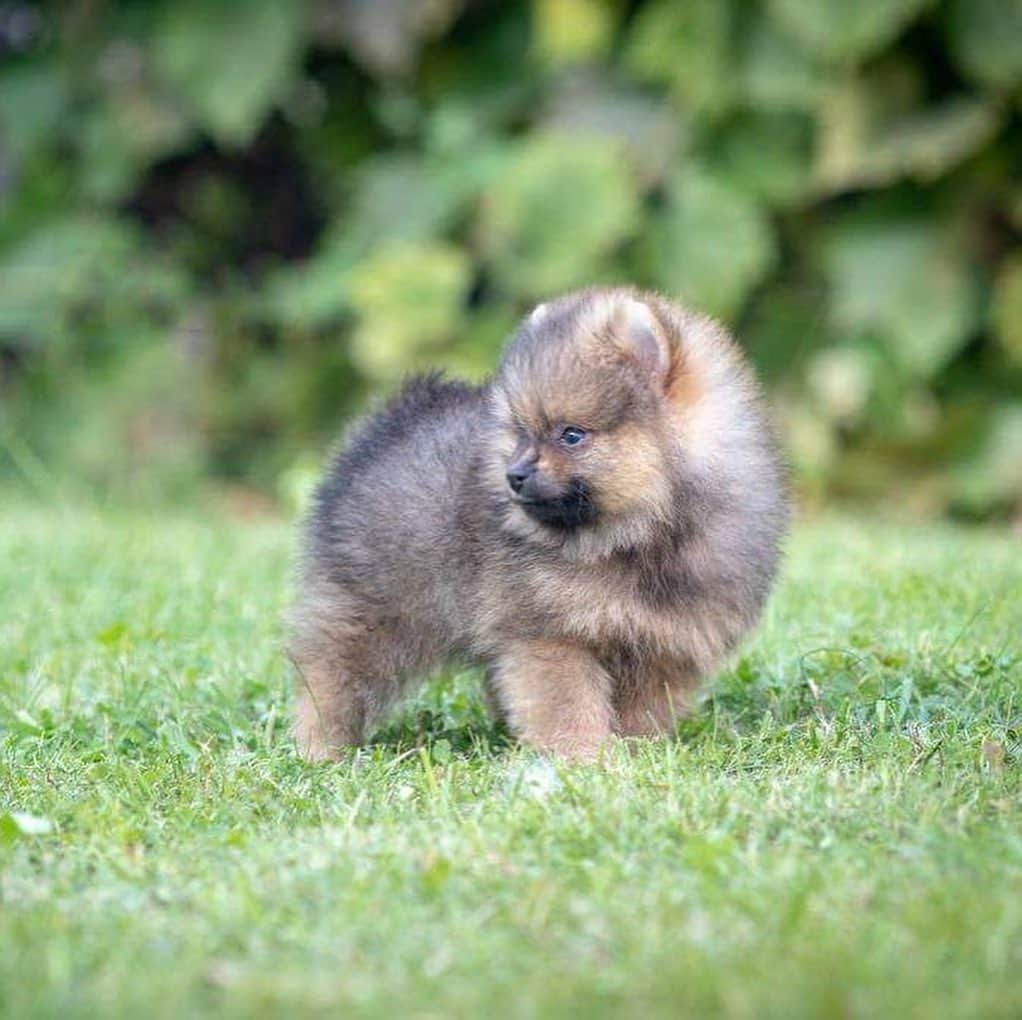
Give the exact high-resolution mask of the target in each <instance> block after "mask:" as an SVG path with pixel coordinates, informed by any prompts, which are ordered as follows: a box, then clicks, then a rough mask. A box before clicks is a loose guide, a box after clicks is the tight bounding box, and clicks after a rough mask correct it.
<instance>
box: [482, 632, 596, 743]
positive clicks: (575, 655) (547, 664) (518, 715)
mask: <svg viewBox="0 0 1022 1020" xmlns="http://www.w3.org/2000/svg"><path fill="white" fill-rule="evenodd" d="M494 685H495V687H496V689H497V692H498V696H499V698H500V701H501V705H502V707H503V710H504V713H505V715H506V717H507V720H508V723H509V724H510V725H511V728H512V729H513V730H514V731H515V732H516V733H518V734H520V736H521V737H522V739H523V740H525V741H527V742H528V743H530V744H532V745H533V746H535V747H539V748H541V749H543V750H545V751H552V752H554V753H555V754H560V755H563V756H569V757H573V758H586V759H590V758H593V757H595V756H596V755H597V754H598V753H599V751H600V749H601V748H602V747H604V746H605V745H606V743H607V742H608V741H609V740H610V738H611V736H612V735H613V733H614V728H615V723H616V720H615V715H614V709H613V706H612V704H611V691H612V687H613V680H612V679H611V677H610V675H609V674H608V673H607V671H606V670H605V669H604V668H603V667H602V666H601V665H600V663H599V661H598V660H597V659H596V658H595V657H594V656H593V654H592V653H591V652H588V651H586V650H585V649H583V648H580V647H577V646H573V645H568V644H563V643H560V642H556V641H526V642H520V643H516V644H512V645H509V646H508V647H507V648H506V649H505V650H504V652H503V654H502V655H501V656H500V658H499V659H498V661H497V664H496V669H495V672H494Z"/></svg>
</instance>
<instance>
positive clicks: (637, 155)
mask: <svg viewBox="0 0 1022 1020" xmlns="http://www.w3.org/2000/svg"><path fill="white" fill-rule="evenodd" d="M541 124H542V127H543V129H545V131H547V132H548V133H549V134H551V135H554V134H566V135H578V136H580V137H581V138H583V139H585V138H602V139H605V140H607V141H609V142H613V143H615V144H617V145H619V146H620V148H621V150H622V151H623V152H624V153H625V154H626V155H627V156H628V159H629V161H630V162H631V164H632V166H633V167H634V169H635V173H636V174H637V175H638V176H639V179H640V180H641V181H642V184H643V186H644V187H650V186H651V185H652V184H654V183H657V182H659V181H660V180H662V179H663V177H664V175H665V174H666V173H667V170H668V168H669V167H670V165H671V162H672V161H673V160H674V159H676V158H677V149H678V144H679V140H680V138H681V135H682V130H681V129H682V125H681V123H680V121H679V118H678V116H677V113H676V112H675V111H674V110H672V109H671V108H670V106H669V105H668V104H667V103H666V102H665V101H664V100H662V99H660V98H658V97H654V96H650V95H648V94H647V93H645V92H640V91H639V90H637V89H625V88H621V87H613V86H611V85H610V84H608V83H607V81H606V80H605V78H604V76H602V75H582V76H579V75H576V76H574V77H572V78H571V79H570V80H569V81H567V82H566V83H564V84H563V85H562V87H561V88H560V89H559V90H558V91H557V93H556V94H555V95H554V97H553V101H552V103H551V106H550V109H549V110H548V111H547V113H546V116H545V117H544V118H543V120H542V122H541Z"/></svg>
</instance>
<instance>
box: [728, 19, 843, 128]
mask: <svg viewBox="0 0 1022 1020" xmlns="http://www.w3.org/2000/svg"><path fill="white" fill-rule="evenodd" d="M738 76H739V82H740V84H741V87H742V91H743V93H744V95H745V97H746V99H747V101H748V102H749V104H750V105H751V106H753V107H755V108H756V109H757V110H762V111H764V112H773V111H786V110H811V109H813V108H814V106H815V104H816V99H817V96H818V95H819V93H820V88H821V86H822V85H823V83H824V76H823V73H822V71H821V69H820V67H819V66H818V64H817V63H816V61H815V60H814V59H813V57H812V56H811V55H810V54H809V53H807V52H806V51H805V49H803V48H802V47H801V46H799V45H798V43H797V42H795V41H794V40H793V39H792V38H791V36H790V35H788V34H787V33H785V32H784V31H783V30H782V29H781V28H779V27H778V25H777V23H776V21H775V20H774V19H772V18H770V17H766V16H762V15H761V16H759V17H758V18H754V19H753V20H752V22H751V25H750V27H749V29H748V34H747V36H746V38H745V42H744V45H743V47H742V52H741V57H740V61H739V64H738Z"/></svg>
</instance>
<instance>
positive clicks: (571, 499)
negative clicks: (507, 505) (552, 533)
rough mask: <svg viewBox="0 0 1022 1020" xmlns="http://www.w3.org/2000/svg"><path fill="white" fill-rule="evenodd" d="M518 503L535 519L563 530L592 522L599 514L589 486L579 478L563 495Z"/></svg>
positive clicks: (574, 480) (573, 481)
mask: <svg viewBox="0 0 1022 1020" xmlns="http://www.w3.org/2000/svg"><path fill="white" fill-rule="evenodd" d="M518 505H519V506H520V507H521V508H522V509H523V510H524V511H525V512H526V513H527V514H528V515H529V516H530V517H531V518H532V519H533V520H534V521H539V523H540V524H545V525H547V527H550V528H557V529H559V530H563V531H570V530H571V529H573V528H579V527H582V526H583V525H585V524H592V523H594V522H595V521H596V518H597V516H598V511H597V509H596V504H595V503H594V502H593V500H592V496H591V495H590V493H589V489H588V487H587V486H586V484H585V482H583V481H582V480H581V479H578V478H576V479H573V480H572V482H571V484H570V485H569V486H568V488H567V490H566V491H565V492H564V493H563V495H560V496H557V497H555V498H553V499H543V500H531V501H527V500H520V501H519V503H518Z"/></svg>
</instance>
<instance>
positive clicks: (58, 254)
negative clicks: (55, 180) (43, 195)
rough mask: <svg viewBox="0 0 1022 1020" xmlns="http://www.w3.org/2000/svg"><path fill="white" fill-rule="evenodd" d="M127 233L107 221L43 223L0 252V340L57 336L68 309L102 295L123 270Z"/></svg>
mask: <svg viewBox="0 0 1022 1020" xmlns="http://www.w3.org/2000/svg"><path fill="white" fill-rule="evenodd" d="M135 246H136V239H135V236H134V233H133V231H131V230H130V229H129V228H128V227H127V226H125V225H124V224H122V223H119V222H117V221H115V220H113V219H109V218H104V217H98V216H80V217H75V218H71V219H67V220H57V221H55V222H54V223H51V224H47V225H45V226H43V227H41V228H40V229H39V230H37V231H36V232H35V233H33V234H31V235H30V236H28V237H27V238H25V239H24V240H22V241H21V242H20V243H18V244H16V245H14V246H13V247H12V248H9V249H7V250H6V251H3V252H0V336H3V337H4V338H5V339H6V340H8V341H11V342H14V343H20V344H26V345H27V344H33V343H40V342H43V341H52V340H54V339H57V338H59V337H62V336H63V326H64V321H65V316H66V315H67V313H68V311H69V309H71V308H72V307H73V306H74V305H76V304H80V303H82V302H84V301H87V300H89V299H91V298H94V297H97V296H100V297H101V296H102V294H103V293H104V290H105V289H106V286H107V284H108V282H109V281H110V280H111V279H112V278H114V277H118V276H124V275H125V274H127V273H128V271H129V257H130V256H131V254H132V253H133V252H134V250H135Z"/></svg>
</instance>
